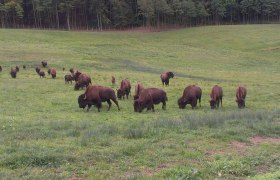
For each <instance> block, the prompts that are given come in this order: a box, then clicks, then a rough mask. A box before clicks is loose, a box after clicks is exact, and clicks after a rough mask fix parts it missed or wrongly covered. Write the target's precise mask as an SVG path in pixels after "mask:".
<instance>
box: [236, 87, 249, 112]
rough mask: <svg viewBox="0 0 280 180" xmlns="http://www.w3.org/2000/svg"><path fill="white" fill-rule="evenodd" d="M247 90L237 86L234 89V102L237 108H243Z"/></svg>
mask: <svg viewBox="0 0 280 180" xmlns="http://www.w3.org/2000/svg"><path fill="white" fill-rule="evenodd" d="M246 94H247V90H246V88H245V87H243V86H239V87H238V88H237V89H236V102H237V105H238V108H245V98H246Z"/></svg>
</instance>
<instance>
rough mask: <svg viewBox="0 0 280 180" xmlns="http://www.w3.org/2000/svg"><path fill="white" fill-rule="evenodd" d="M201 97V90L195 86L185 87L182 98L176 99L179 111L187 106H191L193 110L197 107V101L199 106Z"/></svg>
mask: <svg viewBox="0 0 280 180" xmlns="http://www.w3.org/2000/svg"><path fill="white" fill-rule="evenodd" d="M201 95H202V90H201V88H200V87H198V86H196V85H190V86H187V87H186V88H185V89H184V92H183V96H182V97H180V98H179V99H178V105H179V108H180V109H184V108H185V107H186V105H187V104H190V105H191V106H192V109H194V108H195V107H196V105H197V100H199V106H201Z"/></svg>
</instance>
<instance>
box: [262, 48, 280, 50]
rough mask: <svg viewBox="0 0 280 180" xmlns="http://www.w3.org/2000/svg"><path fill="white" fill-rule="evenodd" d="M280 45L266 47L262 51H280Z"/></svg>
mask: <svg viewBox="0 0 280 180" xmlns="http://www.w3.org/2000/svg"><path fill="white" fill-rule="evenodd" d="M279 50H280V47H269V48H266V49H262V51H279Z"/></svg>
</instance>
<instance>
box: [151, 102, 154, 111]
mask: <svg viewBox="0 0 280 180" xmlns="http://www.w3.org/2000/svg"><path fill="white" fill-rule="evenodd" d="M151 108H152V111H153V112H155V107H154V104H152V107H151Z"/></svg>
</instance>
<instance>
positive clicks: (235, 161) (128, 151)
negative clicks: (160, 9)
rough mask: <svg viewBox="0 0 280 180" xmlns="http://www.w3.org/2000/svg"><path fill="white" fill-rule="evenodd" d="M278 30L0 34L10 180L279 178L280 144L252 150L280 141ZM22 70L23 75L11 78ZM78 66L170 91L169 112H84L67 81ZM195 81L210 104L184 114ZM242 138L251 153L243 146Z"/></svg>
mask: <svg viewBox="0 0 280 180" xmlns="http://www.w3.org/2000/svg"><path fill="white" fill-rule="evenodd" d="M279 28H280V25H246V26H244V25H243V26H209V27H197V28H190V29H181V30H176V31H169V32H160V33H139V32H98V33H95V32H63V31H36V30H11V29H0V49H1V50H0V65H1V66H2V68H3V71H2V72H1V73H0V89H1V94H0V101H1V103H0V125H1V126H0V129H1V130H0V136H1V138H0V153H1V156H0V179H30V178H31V179H39V178H43V179H67V178H75V177H77V178H86V179H162V178H167V179H177V178H178V177H182V179H186V178H190V179H214V178H217V179H245V178H248V177H250V178H252V179H255V178H256V179H275V178H279V172H280V169H279V167H280V159H279V157H280V154H279V149H280V145H279V143H261V144H252V143H251V142H249V137H253V136H269V137H275V138H280V107H279V99H280V82H279V80H280V71H279V68H280V61H279V59H280V36H279ZM42 60H47V61H48V64H49V67H54V68H56V69H57V70H58V72H57V79H51V78H50V76H47V78H45V79H40V78H39V76H38V75H37V74H36V72H35V69H34V68H35V67H36V66H37V65H40V62H41V61H42ZM23 64H25V65H27V69H26V70H23V69H22V65H23ZM15 65H19V66H20V67H21V68H20V72H19V73H18V76H17V78H16V79H12V78H11V77H10V75H9V70H10V68H11V67H12V66H15ZM63 67H65V68H66V71H65V72H63V71H62V68H63ZM72 67H74V68H77V69H80V70H81V71H82V72H85V73H88V74H89V75H90V76H91V78H92V82H93V84H100V85H104V86H108V87H112V88H113V89H116V88H117V86H119V84H120V81H121V80H122V79H124V78H129V79H130V81H131V83H132V86H133V88H134V85H135V84H136V83H137V82H141V83H142V84H143V85H144V86H145V87H160V88H163V89H164V90H165V91H166V92H167V96H168V102H167V110H166V111H163V110H161V106H160V105H159V106H156V108H155V112H154V113H153V112H143V113H141V114H140V113H134V112H133V106H132V103H133V101H132V97H130V98H129V99H128V100H124V101H123V100H122V101H119V104H120V108H121V111H118V110H117V108H116V106H115V105H114V104H113V105H112V108H111V111H109V112H107V104H106V103H103V108H102V109H101V112H100V113H98V112H97V109H96V108H95V107H93V108H92V109H91V110H90V111H89V112H85V111H84V110H82V109H79V107H78V104H77V97H78V96H79V95H80V94H81V93H83V90H80V91H74V88H73V85H68V84H64V75H65V74H67V73H69V72H68V70H69V68H72ZM43 70H44V71H45V72H46V71H47V69H46V68H45V69H43ZM165 70H171V71H173V72H174V73H175V78H174V79H171V81H170V86H169V87H162V85H161V81H160V78H159V74H160V73H161V72H162V71H165ZM112 75H114V76H115V77H116V80H117V86H114V87H113V86H112V85H111V76H112ZM189 84H197V85H199V86H200V87H201V88H202V91H203V95H202V107H201V108H198V109H195V110H192V109H191V108H190V107H189V106H188V107H187V108H186V109H184V110H180V109H179V108H178V105H177V99H178V98H179V97H180V96H181V95H182V92H183V89H184V88H185V87H186V86H187V85H189ZM215 84H219V85H220V86H222V87H223V90H224V101H223V108H221V109H219V110H211V109H210V107H209V99H210V97H209V94H210V90H211V88H212V86H213V85H215ZM238 85H245V86H246V87H247V90H248V96H247V99H246V105H247V108H246V109H243V110H239V109H237V105H236V103H235V90H236V88H237V86H238ZM132 92H133V93H134V89H133V90H132ZM236 141H238V142H240V143H244V144H245V145H246V146H245V147H241V149H239V148H240V147H235V146H233V145H232V142H236ZM242 148H243V149H242Z"/></svg>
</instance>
